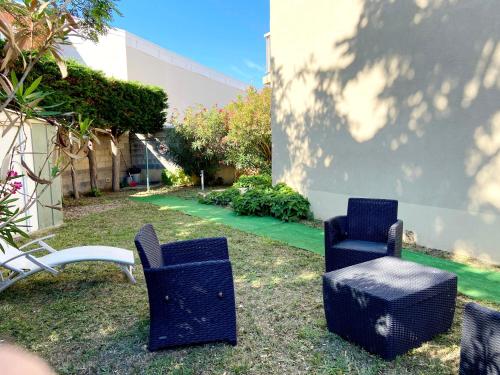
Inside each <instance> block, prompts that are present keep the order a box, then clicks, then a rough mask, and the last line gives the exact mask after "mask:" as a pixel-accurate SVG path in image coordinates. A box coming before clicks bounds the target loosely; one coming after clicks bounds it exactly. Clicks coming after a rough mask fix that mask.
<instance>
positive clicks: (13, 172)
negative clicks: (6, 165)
mask: <svg viewBox="0 0 500 375" xmlns="http://www.w3.org/2000/svg"><path fill="white" fill-rule="evenodd" d="M17 176H18V174H17V172H16V171H13V170H10V171H8V172H7V178H15V177H17Z"/></svg>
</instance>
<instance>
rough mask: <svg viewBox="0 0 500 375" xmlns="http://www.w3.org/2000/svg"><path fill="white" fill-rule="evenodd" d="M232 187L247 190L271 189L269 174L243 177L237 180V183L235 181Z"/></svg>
mask: <svg viewBox="0 0 500 375" xmlns="http://www.w3.org/2000/svg"><path fill="white" fill-rule="evenodd" d="M233 186H235V187H239V188H249V189H254V188H261V189H266V188H270V187H272V178H271V175H269V174H257V175H253V176H246V175H243V176H240V178H238V181H236V182H235V183H234V185H233Z"/></svg>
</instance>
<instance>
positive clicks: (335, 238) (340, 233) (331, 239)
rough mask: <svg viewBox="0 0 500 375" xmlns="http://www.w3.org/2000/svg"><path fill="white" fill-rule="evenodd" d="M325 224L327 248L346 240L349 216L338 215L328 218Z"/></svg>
mask: <svg viewBox="0 0 500 375" xmlns="http://www.w3.org/2000/svg"><path fill="white" fill-rule="evenodd" d="M324 226H325V250H326V249H328V248H330V247H331V246H333V245H335V244H336V243H338V242H340V241H342V240H345V238H346V233H347V216H345V215H344V216H336V217H332V218H331V219H328V220H326V221H325V223H324Z"/></svg>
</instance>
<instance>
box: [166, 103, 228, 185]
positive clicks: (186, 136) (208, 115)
mask: <svg viewBox="0 0 500 375" xmlns="http://www.w3.org/2000/svg"><path fill="white" fill-rule="evenodd" d="M172 123H173V125H174V129H172V131H170V132H169V134H168V135H167V147H168V152H169V155H170V156H171V157H172V159H173V160H174V162H176V163H177V164H178V165H180V166H181V167H182V168H183V169H184V171H185V172H186V173H187V174H189V175H195V174H198V173H200V171H201V170H204V171H205V175H206V176H207V178H208V179H210V178H211V177H213V175H214V174H215V172H216V170H217V168H218V167H219V166H220V165H221V164H222V163H223V162H224V158H225V154H226V136H227V116H226V113H225V112H224V111H223V110H222V109H220V108H218V107H216V106H214V107H212V108H210V109H206V108H204V107H203V106H201V105H200V106H196V107H190V108H188V109H187V110H186V111H185V113H184V117H183V118H182V119H181V118H180V117H179V116H178V115H176V116H174V117H173V119H172Z"/></svg>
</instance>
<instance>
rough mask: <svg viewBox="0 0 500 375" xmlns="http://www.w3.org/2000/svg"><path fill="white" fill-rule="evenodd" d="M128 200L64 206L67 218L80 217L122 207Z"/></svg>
mask: <svg viewBox="0 0 500 375" xmlns="http://www.w3.org/2000/svg"><path fill="white" fill-rule="evenodd" d="M125 203H126V202H124V201H123V200H116V201H113V202H109V203H98V204H89V205H85V206H83V205H82V206H70V207H65V208H64V218H65V219H78V218H80V217H83V216H87V215H90V214H94V213H99V212H104V211H108V210H112V209H115V208H119V207H122V206H123V205H124V204H125Z"/></svg>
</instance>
